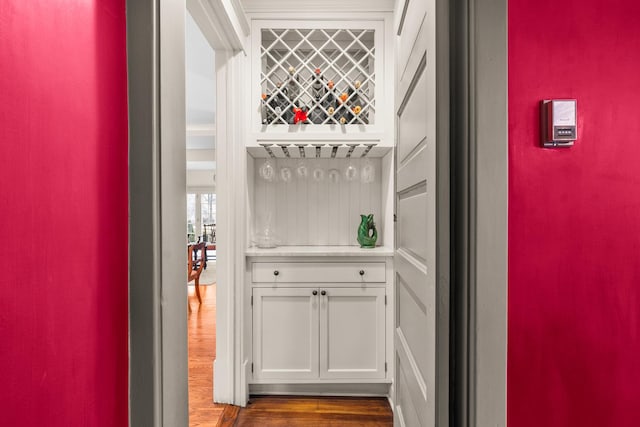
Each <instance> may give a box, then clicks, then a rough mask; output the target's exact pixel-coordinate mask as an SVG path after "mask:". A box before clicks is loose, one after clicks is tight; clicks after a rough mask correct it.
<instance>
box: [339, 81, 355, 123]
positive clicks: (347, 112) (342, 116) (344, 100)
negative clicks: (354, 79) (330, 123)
mask: <svg viewBox="0 0 640 427" xmlns="http://www.w3.org/2000/svg"><path fill="white" fill-rule="evenodd" d="M352 94H353V88H352V87H349V88H348V89H347V90H346V91H344V92H342V93H340V95H339V96H338V108H337V111H336V114H337V120H338V122H339V123H340V124H341V125H344V124H348V123H351V120H353V114H352V113H351V107H350V105H351V95H352Z"/></svg>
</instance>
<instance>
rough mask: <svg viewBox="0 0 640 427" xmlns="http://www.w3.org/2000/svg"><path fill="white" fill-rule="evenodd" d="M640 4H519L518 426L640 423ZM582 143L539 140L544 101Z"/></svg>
mask: <svg viewBox="0 0 640 427" xmlns="http://www.w3.org/2000/svg"><path fill="white" fill-rule="evenodd" d="M638 17H640V2H639V1H637V0H616V1H610V0H609V1H607V0H538V1H529V0H510V1H509V185H510V188H509V344H508V399H507V400H508V426H509V427H534V426H535V427H540V426H544V427H556V426H557V427H560V426H562V427H566V426H581V427H589V426H594V427H596V426H598V427H604V426H616V427H631V426H634V427H636V426H639V425H640V103H639V102H638V99H639V95H640V26H639V25H637V22H636V21H637V18H638ZM554 97H555V98H561V97H571V98H576V99H577V100H578V121H579V140H578V141H577V142H576V145H575V146H574V147H573V148H571V149H556V150H552V149H542V148H539V146H538V140H539V130H538V102H539V101H540V100H541V99H543V98H554Z"/></svg>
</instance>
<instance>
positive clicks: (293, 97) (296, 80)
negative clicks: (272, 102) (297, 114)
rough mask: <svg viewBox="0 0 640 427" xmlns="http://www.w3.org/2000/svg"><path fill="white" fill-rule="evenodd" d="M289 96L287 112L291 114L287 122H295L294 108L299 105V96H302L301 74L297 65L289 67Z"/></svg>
mask: <svg viewBox="0 0 640 427" xmlns="http://www.w3.org/2000/svg"><path fill="white" fill-rule="evenodd" d="M286 89H287V97H288V98H289V105H288V107H287V110H286V111H287V112H288V113H289V116H288V117H287V120H286V121H287V123H289V124H293V116H294V112H293V109H294V108H297V107H299V106H300V105H299V101H298V97H299V96H300V75H298V74H296V69H295V67H293V66H291V67H289V77H288V78H287V85H286Z"/></svg>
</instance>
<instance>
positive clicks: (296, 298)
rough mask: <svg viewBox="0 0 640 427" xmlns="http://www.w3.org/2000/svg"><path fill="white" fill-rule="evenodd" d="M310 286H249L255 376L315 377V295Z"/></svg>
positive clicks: (269, 377) (317, 351) (277, 377)
mask: <svg viewBox="0 0 640 427" xmlns="http://www.w3.org/2000/svg"><path fill="white" fill-rule="evenodd" d="M313 291H316V293H317V289H310V288H279V289H273V288H254V289H253V300H254V302H253V304H254V307H253V344H254V345H253V352H254V353H253V361H254V378H255V379H317V378H318V354H319V350H318V342H319V338H318V312H319V310H318V296H315V295H313Z"/></svg>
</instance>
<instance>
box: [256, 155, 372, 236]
mask: <svg viewBox="0 0 640 427" xmlns="http://www.w3.org/2000/svg"><path fill="white" fill-rule="evenodd" d="M265 161H267V159H255V165H254V174H255V178H254V179H255V193H254V198H255V200H254V203H253V209H254V212H252V216H253V218H254V228H255V230H256V232H259V231H260V230H261V228H263V227H264V226H265V223H266V222H267V221H268V219H269V218H270V219H271V225H272V226H273V227H275V232H276V234H277V237H278V239H279V240H280V244H281V245H338V246H347V245H357V244H358V242H357V239H356V238H357V232H358V226H359V224H360V215H361V214H365V215H366V214H370V213H372V214H373V215H374V220H375V223H376V227H377V228H378V242H377V244H378V245H379V246H380V245H382V244H383V243H384V242H383V237H382V236H383V230H382V228H383V222H382V216H381V215H382V194H381V193H382V185H381V182H382V170H381V166H382V162H381V159H380V158H364V159H363V158H354V159H316V158H309V159H287V158H284V159H279V158H278V159H269V161H270V162H271V164H272V165H273V166H274V168H275V169H276V179H275V180H273V181H270V182H268V181H265V180H264V179H262V178H261V177H260V173H259V170H260V167H261V166H262V165H263V164H264V162H265ZM301 161H303V162H304V163H305V164H306V166H307V169H308V177H307V179H306V180H304V179H300V178H298V176H297V174H296V168H297V166H298V165H299V164H300V162H301ZM350 163H351V164H353V165H354V166H355V167H356V168H357V169H358V175H359V176H358V178H357V179H355V180H353V181H350V182H349V181H347V180H346V178H345V169H346V167H347V166H348V165H349V164H350ZM366 163H370V164H372V165H373V167H374V170H375V178H374V180H373V182H371V183H363V182H362V180H361V179H360V172H361V171H362V167H363V166H364V165H365V164H366ZM284 167H288V168H290V169H291V172H292V179H291V182H284V181H283V180H282V179H281V178H280V170H281V169H282V168H284ZM315 169H321V170H322V171H323V173H324V179H323V180H322V181H319V182H318V181H316V180H315V179H314V178H313V172H314V170H315ZM332 169H336V170H337V171H338V172H339V176H338V181H337V182H333V181H332V180H331V179H330V170H332Z"/></svg>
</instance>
